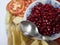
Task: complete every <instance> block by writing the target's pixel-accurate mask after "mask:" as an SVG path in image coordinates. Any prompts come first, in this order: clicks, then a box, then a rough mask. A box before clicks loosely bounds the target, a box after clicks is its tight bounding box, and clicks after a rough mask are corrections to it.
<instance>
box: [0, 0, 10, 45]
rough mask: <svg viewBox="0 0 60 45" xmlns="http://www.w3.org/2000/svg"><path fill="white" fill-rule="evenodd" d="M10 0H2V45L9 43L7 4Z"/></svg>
mask: <svg viewBox="0 0 60 45" xmlns="http://www.w3.org/2000/svg"><path fill="white" fill-rule="evenodd" d="M9 1H10V0H0V45H8V40H7V31H6V24H5V18H6V5H7V3H8V2H9Z"/></svg>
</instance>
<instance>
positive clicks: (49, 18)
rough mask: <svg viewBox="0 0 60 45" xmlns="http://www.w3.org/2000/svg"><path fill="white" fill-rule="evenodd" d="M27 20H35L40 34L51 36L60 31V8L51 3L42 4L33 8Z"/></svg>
mask: <svg viewBox="0 0 60 45" xmlns="http://www.w3.org/2000/svg"><path fill="white" fill-rule="evenodd" d="M27 20H29V21H31V22H33V23H34V24H35V25H36V26H37V27H38V31H39V33H40V34H42V35H44V36H51V35H53V34H56V33H59V32H60V9H59V8H54V7H53V6H52V5H51V4H45V5H43V4H41V3H39V4H38V5H36V6H34V7H33V8H32V11H31V14H30V16H28V17H27Z"/></svg>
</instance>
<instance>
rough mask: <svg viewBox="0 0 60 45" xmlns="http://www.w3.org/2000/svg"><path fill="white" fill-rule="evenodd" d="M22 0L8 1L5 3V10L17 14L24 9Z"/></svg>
mask: <svg viewBox="0 0 60 45" xmlns="http://www.w3.org/2000/svg"><path fill="white" fill-rule="evenodd" d="M24 7H25V6H24V1H20V2H18V1H10V2H9V3H8V5H7V10H8V11H9V12H10V13H12V14H15V15H17V14H19V13H21V12H22V11H23V10H24Z"/></svg>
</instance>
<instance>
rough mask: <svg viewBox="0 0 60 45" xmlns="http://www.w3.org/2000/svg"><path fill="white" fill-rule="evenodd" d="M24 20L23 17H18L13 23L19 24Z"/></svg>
mask: <svg viewBox="0 0 60 45" xmlns="http://www.w3.org/2000/svg"><path fill="white" fill-rule="evenodd" d="M22 20H24V19H23V18H22V17H18V16H17V17H15V18H14V19H13V22H14V24H19V23H20V22H21V21H22Z"/></svg>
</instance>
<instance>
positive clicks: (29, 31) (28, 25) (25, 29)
mask: <svg viewBox="0 0 60 45" xmlns="http://www.w3.org/2000/svg"><path fill="white" fill-rule="evenodd" d="M20 29H21V32H22V34H23V35H24V36H26V37H28V38H32V39H37V40H45V41H46V42H47V43H48V44H49V45H58V43H57V42H55V41H52V40H51V39H50V38H49V37H46V36H42V35H41V34H39V32H38V28H37V27H36V25H35V24H33V23H32V22H30V21H22V22H21V23H20Z"/></svg>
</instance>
